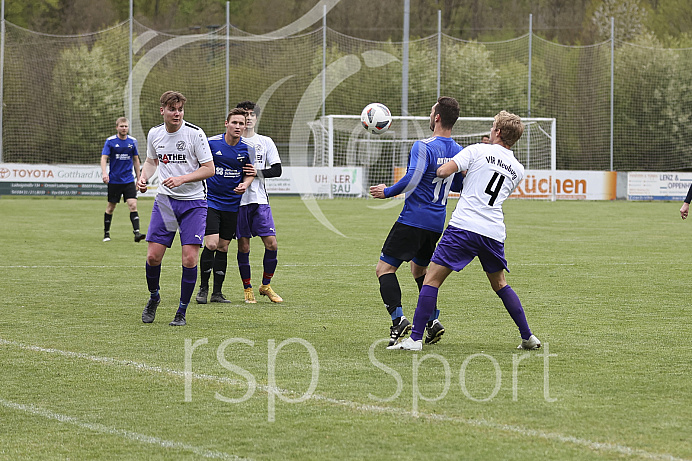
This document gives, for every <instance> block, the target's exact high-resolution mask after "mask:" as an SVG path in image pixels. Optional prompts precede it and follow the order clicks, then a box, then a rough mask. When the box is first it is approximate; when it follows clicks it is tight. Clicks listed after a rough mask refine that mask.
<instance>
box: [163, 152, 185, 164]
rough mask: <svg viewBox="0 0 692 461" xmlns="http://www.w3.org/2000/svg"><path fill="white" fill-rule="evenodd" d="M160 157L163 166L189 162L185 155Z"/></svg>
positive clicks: (164, 155)
mask: <svg viewBox="0 0 692 461" xmlns="http://www.w3.org/2000/svg"><path fill="white" fill-rule="evenodd" d="M158 157H159V161H160V162H161V163H163V164H168V163H185V162H187V157H186V156H185V154H170V155H169V154H159V155H158Z"/></svg>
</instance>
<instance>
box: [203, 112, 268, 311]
mask: <svg viewBox="0 0 692 461" xmlns="http://www.w3.org/2000/svg"><path fill="white" fill-rule="evenodd" d="M225 123H226V132H225V133H221V134H217V135H216V136H212V137H211V138H209V147H210V149H211V152H212V155H213V157H214V167H215V170H216V173H215V174H214V176H212V177H210V178H208V179H207V188H208V191H207V205H208V207H209V208H208V210H207V228H206V230H205V231H204V233H205V236H204V249H203V250H202V256H200V271H201V277H200V279H201V280H200V286H199V293H198V294H197V297H196V300H197V303H199V304H206V303H207V295H208V294H209V278H210V277H211V274H212V272H213V274H214V286H213V290H212V292H211V297H210V298H209V302H212V303H230V301H229V300H228V299H226V297H225V296H224V295H223V293H222V292H221V288H222V287H223V281H224V279H225V278H226V267H227V265H228V244H229V243H231V240H232V239H234V238H235V236H236V234H235V233H236V226H237V225H238V207H239V206H240V198H241V196H242V194H243V193H244V192H245V191H246V190H247V188H248V187H249V186H250V184H251V183H252V180H253V179H254V176H252V175H244V174H243V167H244V166H245V165H250V166H252V160H251V158H254V155H255V152H254V148H253V147H252V146H251V145H249V144H248V143H247V142H245V140H244V139H243V138H242V137H241V135H242V134H243V132H244V131H245V109H240V108H235V109H233V110H231V111H230V112H229V113H228V116H227V117H226V122H225Z"/></svg>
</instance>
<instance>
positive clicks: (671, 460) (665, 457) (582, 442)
mask: <svg viewBox="0 0 692 461" xmlns="http://www.w3.org/2000/svg"><path fill="white" fill-rule="evenodd" d="M0 345H7V346H13V347H18V348H20V349H25V350H30V351H35V352H45V353H50V354H57V355H61V356H63V357H69V358H79V359H85V360H90V361H92V362H98V363H103V364H108V365H118V366H125V367H134V368H135V369H138V370H143V371H149V372H154V373H163V374H167V375H172V376H176V377H180V378H184V377H185V375H186V373H185V372H184V371H180V370H175V369H172V368H165V367H159V366H153V365H147V364H144V363H139V362H134V361H130V360H119V359H114V358H112V357H100V356H96V355H89V354H85V353H81V352H71V351H63V350H60V349H49V348H44V347H40V346H32V345H28V344H22V343H19V342H16V341H8V340H6V339H2V338H0ZM191 376H192V378H193V379H198V380H203V381H212V382H217V383H223V384H231V385H239V386H245V385H246V384H247V383H246V382H244V381H240V380H236V379H230V378H225V377H223V376H215V375H210V374H204V373H194V372H193V373H191ZM257 389H259V390H262V391H263V392H268V391H270V388H269V386H262V385H257ZM271 391H272V392H275V393H276V392H281V393H282V394H290V395H298V393H297V392H293V391H289V390H285V389H280V388H274V389H271ZM301 395H302V394H301ZM311 399H312V400H316V401H318V402H325V403H329V404H332V405H338V406H341V407H346V408H351V409H354V410H358V411H362V412H368V413H388V414H393V415H397V416H402V415H403V416H408V417H411V418H416V417H418V418H424V419H427V420H430V421H440V422H454V423H460V424H465V425H469V426H475V427H484V428H490V429H496V430H500V431H503V432H511V433H514V434H519V435H521V436H525V437H536V438H540V439H545V440H553V441H557V442H561V443H565V444H571V445H577V446H580V447H584V448H588V449H589V450H593V451H606V452H611V453H618V454H622V455H627V456H637V457H639V458H642V459H647V460H656V461H658V460H661V461H691V460H687V459H684V458H677V457H675V456H672V455H669V454H661V453H651V452H648V451H645V450H641V449H638V448H631V447H628V446H626V445H621V444H617V443H606V442H594V441H592V440H589V439H583V438H580V437H574V436H571V435H564V434H560V433H556V432H544V431H541V430H536V429H527V428H525V427H521V426H515V425H511V424H501V423H495V422H492V421H488V420H485V419H466V418H460V417H456V416H448V415H440V414H432V413H430V414H429V413H421V412H417V413H414V412H412V411H409V410H405V409H402V408H395V407H383V406H378V405H370V404H364V403H360V402H352V401H349V400H341V399H334V398H331V397H326V396H322V395H319V394H313V395H312V396H311Z"/></svg>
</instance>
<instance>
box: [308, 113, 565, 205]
mask: <svg viewBox="0 0 692 461" xmlns="http://www.w3.org/2000/svg"><path fill="white" fill-rule="evenodd" d="M522 121H523V122H524V124H525V126H526V129H525V130H524V135H523V136H522V137H521V139H519V141H518V142H517V144H515V145H514V146H513V148H512V150H513V151H514V155H515V156H516V158H517V159H518V160H519V161H520V162H521V164H522V165H524V168H525V169H527V170H529V169H531V170H555V169H556V154H555V144H556V143H555V133H556V131H555V130H556V122H555V119H554V118H522ZM429 124H430V119H429V117H392V125H391V127H390V128H389V130H388V131H387V132H386V133H383V134H381V135H373V134H370V133H369V132H367V131H366V130H364V129H363V127H362V125H361V122H360V116H358V115H327V116H324V117H322V118H320V119H318V120H315V121H313V122H310V123H309V125H310V129H311V130H312V135H313V138H314V156H313V162H312V165H313V166H315V167H360V168H361V169H362V178H361V179H362V181H361V183H362V187H363V191H361V194H359V195H361V196H368V190H369V187H370V186H372V185H376V184H383V183H384V184H387V185H392V184H393V183H395V182H396V181H398V180H399V179H400V178H401V177H402V176H403V175H404V174H405V173H406V166H407V164H408V154H409V152H410V150H411V147H412V146H413V143H414V142H416V141H417V140H420V139H425V138H428V137H430V135H431V132H430V128H429ZM492 124H493V118H492V117H460V118H459V119H458V120H457V123H456V124H455V125H454V129H453V130H452V138H453V139H454V140H455V141H456V142H458V143H459V144H461V145H462V146H467V145H469V144H475V143H479V142H481V138H482V137H483V136H484V135H489V134H490V128H491V127H492ZM325 195H326V196H328V197H330V198H331V197H332V196H333V195H338V194H333V193H331V192H329V193H327V194H325Z"/></svg>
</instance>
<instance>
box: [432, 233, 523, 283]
mask: <svg viewBox="0 0 692 461" xmlns="http://www.w3.org/2000/svg"><path fill="white" fill-rule="evenodd" d="M476 256H478V259H479V260H480V261H481V266H483V270H484V271H485V272H488V273H491V274H492V273H493V272H498V271H500V270H502V269H504V270H506V271H507V272H509V269H508V268H507V260H506V259H505V245H504V243H502V242H498V241H497V240H495V239H491V238H490V237H485V236H483V235H480V234H476V233H475V232H471V231H467V230H463V229H458V228H456V227H452V226H447V229H445V232H444V234H442V238H441V239H440V242H439V243H438V244H437V248H436V249H435V253H434V254H433V257H432V259H431V261H432V262H434V263H435V264H439V265H440V266H445V267H449V268H450V269H452V270H454V271H457V272H459V271H460V270H462V269H463V268H464V267H466V266H467V265H468V264H469V263H470V262H471V261H473V258H475V257H476Z"/></svg>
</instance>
